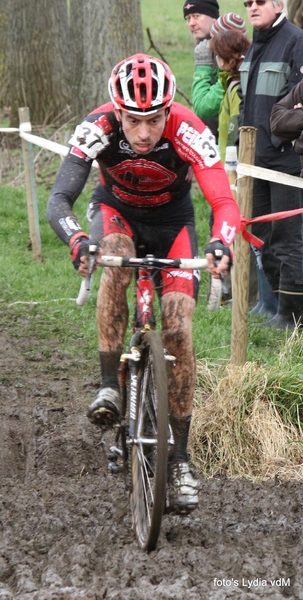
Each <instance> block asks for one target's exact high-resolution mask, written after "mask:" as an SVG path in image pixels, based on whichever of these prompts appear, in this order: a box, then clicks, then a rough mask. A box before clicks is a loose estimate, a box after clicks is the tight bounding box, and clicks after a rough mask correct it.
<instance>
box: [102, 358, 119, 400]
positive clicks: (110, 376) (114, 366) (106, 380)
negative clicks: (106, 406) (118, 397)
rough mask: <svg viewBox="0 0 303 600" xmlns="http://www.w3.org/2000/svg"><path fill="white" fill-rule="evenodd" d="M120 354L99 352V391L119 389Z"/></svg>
mask: <svg viewBox="0 0 303 600" xmlns="http://www.w3.org/2000/svg"><path fill="white" fill-rule="evenodd" d="M120 356H121V352H120V351H119V352H102V351H101V350H99V357H100V367H101V389H103V388H105V387H110V388H114V389H116V390H119V389H120V386H119V375H118V372H119V366H120Z"/></svg>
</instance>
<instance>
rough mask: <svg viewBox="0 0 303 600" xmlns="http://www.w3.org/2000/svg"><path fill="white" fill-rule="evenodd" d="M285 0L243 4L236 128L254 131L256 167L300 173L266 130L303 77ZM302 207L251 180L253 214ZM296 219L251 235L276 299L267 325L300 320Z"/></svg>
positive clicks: (302, 57) (302, 285) (302, 300)
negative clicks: (248, 27)
mask: <svg viewBox="0 0 303 600" xmlns="http://www.w3.org/2000/svg"><path fill="white" fill-rule="evenodd" d="M285 3H286V2H285V0H283V1H278V0H254V1H252V0H246V1H245V2H244V5H245V6H246V8H247V14H248V18H249V21H250V23H251V24H252V25H253V27H254V30H253V42H252V45H251V47H250V48H249V50H248V52H247V54H246V56H245V59H244V61H243V63H242V66H241V67H240V72H241V87H240V94H241V96H242V102H241V106H240V119H239V125H240V126H252V127H255V128H256V129H257V140H256V158H255V163H256V165H257V166H260V167H265V168H268V169H272V170H274V171H282V172H284V173H289V174H291V175H297V176H299V175H300V171H301V165H300V159H299V156H298V155H297V154H296V153H295V151H294V149H293V147H292V144H291V142H285V141H283V140H282V139H280V138H278V137H276V136H275V135H274V134H273V133H272V132H271V130H270V120H269V119H270V114H271V110H272V107H273V105H274V104H275V103H276V102H277V101H279V100H280V99H281V98H283V96H285V94H287V92H289V91H290V90H291V89H292V88H293V87H294V86H295V85H296V84H297V83H298V82H299V81H301V80H302V76H303V31H302V30H301V29H299V28H298V27H296V26H295V25H293V24H292V23H290V22H289V21H288V20H287V18H286V16H285V13H284V9H285ZM300 207H301V191H300V190H299V189H298V188H294V187H290V186H289V187H288V186H285V185H282V184H279V183H275V182H269V181H265V180H261V179H256V180H255V181H254V192H253V216H254V217H257V216H261V215H265V214H269V213H273V212H279V211H283V210H290V209H297V208H300ZM301 226H302V218H301V215H299V216H295V217H290V218H286V219H281V220H276V221H272V222H270V223H258V224H255V225H254V226H253V233H254V234H255V235H257V236H258V237H260V238H261V239H262V240H263V241H264V245H263V247H262V262H263V268H264V271H265V274H266V276H267V278H268V281H269V283H270V285H271V288H272V289H273V290H274V292H275V293H276V294H277V296H278V300H279V302H278V312H277V314H276V315H275V316H274V317H273V318H272V319H270V320H269V321H267V322H266V323H265V324H266V325H268V326H276V327H278V328H281V329H284V328H286V327H294V325H295V323H297V322H298V321H299V320H300V318H301V317H302V316H303V267H302V265H303V241H302V233H301Z"/></svg>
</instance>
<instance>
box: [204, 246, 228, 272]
mask: <svg viewBox="0 0 303 600" xmlns="http://www.w3.org/2000/svg"><path fill="white" fill-rule="evenodd" d="M205 256H206V258H207V261H208V268H207V270H208V271H209V273H211V274H212V276H213V277H215V278H217V279H219V277H220V275H221V274H223V275H224V274H226V273H228V272H229V271H230V267H231V265H232V254H231V251H230V249H229V248H228V247H227V246H225V245H224V244H223V242H222V241H221V240H219V239H211V241H210V242H209V243H208V245H207V247H206V248H205Z"/></svg>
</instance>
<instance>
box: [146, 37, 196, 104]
mask: <svg viewBox="0 0 303 600" xmlns="http://www.w3.org/2000/svg"><path fill="white" fill-rule="evenodd" d="M146 33H147V37H148V39H149V42H150V46H149V48H148V50H147V52H148V51H149V50H150V49H151V48H153V49H154V50H155V51H156V52H157V54H159V56H160V58H161V59H162V60H163V62H165V63H166V64H168V62H167V60H166V59H165V57H164V56H163V54H162V52H160V50H158V48H157V47H156V46H155V44H154V41H153V39H152V36H151V33H150V29H149V27H147V28H146ZM176 90H177V92H178V94H180V96H182V97H183V98H184V99H185V100H186V102H187V103H188V105H189V106H192V102H191V100H190V98H188V96H186V94H184V92H182V90H181V89H180V88H179V86H177V87H176Z"/></svg>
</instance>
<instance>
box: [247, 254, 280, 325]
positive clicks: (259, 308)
mask: <svg viewBox="0 0 303 600" xmlns="http://www.w3.org/2000/svg"><path fill="white" fill-rule="evenodd" d="M254 252H255V255H256V261H257V278H258V290H259V301H258V303H257V304H256V306H255V307H254V308H252V309H251V310H250V311H249V314H250V315H259V316H260V317H273V316H274V315H275V314H276V313H277V310H278V293H277V292H273V290H272V288H271V286H270V284H269V281H268V279H267V277H266V275H265V273H264V270H263V265H262V259H261V253H260V251H259V250H257V249H255V250H254Z"/></svg>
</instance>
